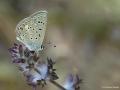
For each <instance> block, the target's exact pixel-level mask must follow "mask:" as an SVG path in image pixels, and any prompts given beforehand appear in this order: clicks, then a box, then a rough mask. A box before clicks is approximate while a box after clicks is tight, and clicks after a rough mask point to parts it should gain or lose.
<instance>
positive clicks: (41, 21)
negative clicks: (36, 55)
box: [16, 11, 47, 51]
mask: <svg viewBox="0 0 120 90" xmlns="http://www.w3.org/2000/svg"><path fill="white" fill-rule="evenodd" d="M46 24H47V12H46V11H39V12H36V13H34V14H32V15H31V16H29V17H28V18H25V19H24V20H22V21H21V22H20V23H18V25H17V27H16V33H17V40H19V41H20V42H22V43H23V44H25V45H26V46H27V47H28V48H29V49H30V50H33V51H39V50H41V45H42V42H43V39H44V35H45V30H46ZM21 28H22V29H21Z"/></svg>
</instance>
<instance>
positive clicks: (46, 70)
mask: <svg viewBox="0 0 120 90" xmlns="http://www.w3.org/2000/svg"><path fill="white" fill-rule="evenodd" d="M9 52H10V54H11V56H12V62H13V63H14V64H16V65H17V67H18V68H19V70H20V71H21V72H23V74H24V76H25V77H26V79H27V82H28V84H29V85H32V86H37V85H42V86H44V85H45V84H46V80H56V79H58V76H57V74H56V73H55V70H56V69H54V68H53V64H54V63H53V61H52V59H48V58H47V62H46V63H43V62H42V61H40V55H39V54H38V53H36V52H35V51H30V50H29V49H28V48H27V47H25V46H24V45H18V44H14V46H13V47H12V48H10V49H9Z"/></svg>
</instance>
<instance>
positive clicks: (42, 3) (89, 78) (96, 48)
mask: <svg viewBox="0 0 120 90" xmlns="http://www.w3.org/2000/svg"><path fill="white" fill-rule="evenodd" d="M38 10H47V11H48V25H47V31H46V35H45V40H44V43H47V42H48V41H51V42H52V45H53V46H54V45H56V48H54V47H52V46H51V47H49V48H48V49H47V50H46V52H45V53H44V55H43V56H44V57H47V56H49V57H51V58H52V59H53V60H55V61H56V66H55V68H56V69H57V74H58V75H59V77H60V79H59V80H57V82H58V83H60V84H61V85H63V82H64V81H65V78H66V76H67V75H68V74H69V73H78V74H79V75H80V77H81V78H82V79H83V82H84V83H83V84H81V90H106V89H105V88H102V87H104V86H109V87H119V88H120V70H119V69H120V0H0V90H32V88H31V87H30V86H28V85H27V84H26V81H25V78H24V77H23V75H22V74H21V73H20V72H19V70H18V69H17V68H16V66H15V65H14V64H12V62H11V57H10V54H9V53H8V48H10V47H11V46H12V45H13V43H14V42H16V35H15V27H16V25H17V23H18V22H19V21H20V20H22V19H23V18H25V17H27V16H29V15H30V14H32V13H34V12H36V11H38ZM119 88H116V89H115V88H110V90H119ZM38 90H59V89H58V88H57V87H55V86H54V85H52V84H48V85H47V86H46V87H45V88H44V89H41V87H39V88H38ZM107 90H109V88H108V89H107Z"/></svg>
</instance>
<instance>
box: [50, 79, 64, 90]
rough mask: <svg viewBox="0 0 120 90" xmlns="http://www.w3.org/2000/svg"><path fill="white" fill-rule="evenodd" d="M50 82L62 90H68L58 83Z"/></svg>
mask: <svg viewBox="0 0 120 90" xmlns="http://www.w3.org/2000/svg"><path fill="white" fill-rule="evenodd" d="M50 82H51V83H52V84H54V85H55V86H57V87H58V88H60V89H61V90H66V89H65V88H64V87H63V86H61V85H60V84H58V83H57V82H56V81H53V80H50Z"/></svg>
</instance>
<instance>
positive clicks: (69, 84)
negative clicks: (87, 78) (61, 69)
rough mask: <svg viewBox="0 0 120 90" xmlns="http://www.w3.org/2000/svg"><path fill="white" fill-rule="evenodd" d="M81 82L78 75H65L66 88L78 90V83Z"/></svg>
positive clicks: (67, 89)
mask: <svg viewBox="0 0 120 90" xmlns="http://www.w3.org/2000/svg"><path fill="white" fill-rule="evenodd" d="M81 82H82V80H81V79H79V77H78V75H76V76H73V75H71V74H70V75H69V76H68V77H67V80H66V81H65V84H64V88H65V89H66V90H80V85H79V84H80V83H81Z"/></svg>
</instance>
